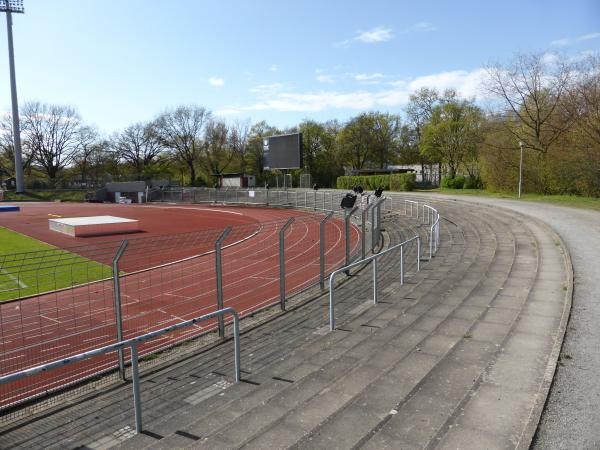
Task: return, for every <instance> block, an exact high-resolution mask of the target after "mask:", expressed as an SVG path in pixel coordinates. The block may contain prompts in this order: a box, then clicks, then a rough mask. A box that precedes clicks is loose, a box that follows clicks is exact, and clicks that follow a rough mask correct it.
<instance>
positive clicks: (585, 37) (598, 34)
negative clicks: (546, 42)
mask: <svg viewBox="0 0 600 450" xmlns="http://www.w3.org/2000/svg"><path fill="white" fill-rule="evenodd" d="M598 38H600V32H595V33H587V34H582V35H581V36H577V37H575V38H573V39H571V38H562V39H557V40H555V41H552V42H551V43H550V44H551V45H554V46H556V47H566V46H567V45H571V44H572V43H574V42H581V41H589V40H591V39H598Z"/></svg>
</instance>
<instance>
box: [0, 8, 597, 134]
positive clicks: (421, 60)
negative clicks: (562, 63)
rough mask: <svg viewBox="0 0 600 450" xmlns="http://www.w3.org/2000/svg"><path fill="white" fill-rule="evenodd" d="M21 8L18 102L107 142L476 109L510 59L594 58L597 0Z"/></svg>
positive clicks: (1, 48)
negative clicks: (181, 118) (208, 127)
mask: <svg viewBox="0 0 600 450" xmlns="http://www.w3.org/2000/svg"><path fill="white" fill-rule="evenodd" d="M24 3H25V9H26V13H25V14H18V15H13V20H14V28H13V32H14V39H15V53H16V64H17V85H18V92H19V102H20V103H23V102H24V101H27V100H40V101H43V102H50V103H60V104H70V105H73V106H76V107H77V109H78V110H79V112H80V114H81V115H82V117H83V119H84V120H85V121H86V122H88V123H91V124H95V125H96V126H98V128H99V129H100V130H101V131H103V132H106V133H110V132H113V131H116V130H119V129H121V128H123V127H125V126H127V125H130V124H132V123H134V122H137V121H143V120H149V119H151V118H153V117H154V116H155V115H157V114H158V113H160V112H162V111H163V110H165V109H167V108H170V107H174V106H176V105H179V104H192V103H193V104H199V105H202V106H205V107H207V108H209V109H210V110H212V111H213V112H214V113H215V114H217V115H220V116H222V117H224V118H226V119H227V120H228V121H238V120H239V121H244V120H248V119H250V120H252V121H253V122H255V121H258V120H262V119H265V120H267V121H268V122H270V123H272V124H274V125H278V126H280V127H285V126H290V125H294V124H297V123H298V122H299V121H301V120H302V119H303V118H312V119H316V120H327V119H333V118H337V119H340V120H345V119H347V118H348V117H350V116H352V115H355V114H357V113H359V112H360V111H364V110H375V109H376V110H381V111H389V112H395V113H400V112H402V110H403V108H404V106H405V104H406V101H407V98H408V95H409V94H410V92H411V91H413V90H414V89H416V88H418V87H420V86H425V85H427V86H433V87H438V88H440V89H443V88H445V87H454V88H456V89H458V90H459V92H461V93H462V94H463V95H465V96H478V98H482V94H481V91H480V89H479V86H480V81H481V79H482V77H483V70H482V67H484V66H485V65H486V64H488V63H494V62H507V61H509V60H510V59H511V57H512V56H513V55H514V54H515V53H516V52H531V51H536V52H547V53H548V54H551V53H553V52H558V53H563V54H565V55H566V56H568V57H572V58H577V57H578V56H579V55H581V54H584V53H585V52H598V51H600V1H598V0H570V1H564V0H562V1H557V0H556V1H555V0H545V1H542V0H540V1H538V0H531V1H527V0H521V1H514V0H503V1H502V2H498V1H489V2H488V1H481V0H479V1H460V0H455V1H442V0H440V1H429V0H420V1H376V0H371V1H352V0H346V1H338V0H336V1H327V0H320V1H313V0H309V1H295V2H290V1H284V0H279V1H271V0H269V1H260V0H253V1H249V0H246V1H242V0H220V1H218V2H214V1H208V0H197V1H193V0H169V1H167V0H162V1H158V0H121V1H114V2H106V1H97V0H53V1H48V0H24ZM117 6H118V8H117ZM108 7H112V9H110V10H109V9H107V8H108ZM4 23H5V19H4V17H2V23H1V25H0V28H1V29H2V30H1V31H0V36H1V37H0V40H1V41H2V42H1V43H0V108H1V109H3V110H5V111H8V110H10V86H9V78H8V55H7V53H8V52H7V46H6V31H5V24H4Z"/></svg>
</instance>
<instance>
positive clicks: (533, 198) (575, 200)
mask: <svg viewBox="0 0 600 450" xmlns="http://www.w3.org/2000/svg"><path fill="white" fill-rule="evenodd" d="M417 191H418V192H438V193H440V194H451V195H467V196H476V197H493V198H506V199H511V200H517V196H516V195H515V194H503V193H499V192H488V191H485V190H483V189H449V188H437V189H427V190H425V189H419V190H417ZM521 201H527V202H540V203H550V204H554V205H559V206H568V207H571V208H582V209H591V210H594V211H600V198H596V197H579V196H576V195H542V194H523V195H522V196H521Z"/></svg>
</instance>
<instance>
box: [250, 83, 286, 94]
mask: <svg viewBox="0 0 600 450" xmlns="http://www.w3.org/2000/svg"><path fill="white" fill-rule="evenodd" d="M282 87H283V85H282V84H281V83H271V84H259V85H258V86H254V87H253V88H250V89H249V91H250V92H254V93H255V94H261V95H265V94H271V93H273V92H276V91H278V90H280V89H281V88H282Z"/></svg>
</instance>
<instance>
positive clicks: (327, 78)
mask: <svg viewBox="0 0 600 450" xmlns="http://www.w3.org/2000/svg"><path fill="white" fill-rule="evenodd" d="M335 79H336V76H335V75H326V74H324V73H321V74H319V75H317V76H316V77H315V80H317V81H318V82H319V83H335Z"/></svg>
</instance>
